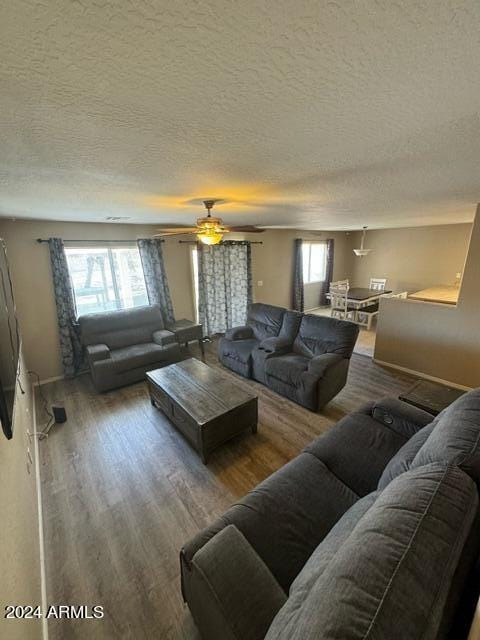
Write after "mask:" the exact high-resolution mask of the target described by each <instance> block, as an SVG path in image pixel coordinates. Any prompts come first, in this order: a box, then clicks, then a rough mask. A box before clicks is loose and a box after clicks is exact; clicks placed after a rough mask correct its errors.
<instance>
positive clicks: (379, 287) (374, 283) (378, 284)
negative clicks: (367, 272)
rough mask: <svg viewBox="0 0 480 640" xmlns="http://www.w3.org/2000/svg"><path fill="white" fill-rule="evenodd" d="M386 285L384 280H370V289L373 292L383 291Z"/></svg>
mask: <svg viewBox="0 0 480 640" xmlns="http://www.w3.org/2000/svg"><path fill="white" fill-rule="evenodd" d="M386 284H387V279H386V278H370V289H373V290H374V291H385V285H386Z"/></svg>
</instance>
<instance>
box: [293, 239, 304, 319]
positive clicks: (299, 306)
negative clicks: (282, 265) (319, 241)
mask: <svg viewBox="0 0 480 640" xmlns="http://www.w3.org/2000/svg"><path fill="white" fill-rule="evenodd" d="M293 260H294V262H293V291H292V309H295V311H303V305H304V291H303V240H301V239H300V238H297V239H296V240H295V253H294V258H293Z"/></svg>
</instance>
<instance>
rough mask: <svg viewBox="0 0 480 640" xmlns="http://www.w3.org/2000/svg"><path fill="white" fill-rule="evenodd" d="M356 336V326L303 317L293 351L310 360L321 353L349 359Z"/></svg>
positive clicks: (333, 319)
mask: <svg viewBox="0 0 480 640" xmlns="http://www.w3.org/2000/svg"><path fill="white" fill-rule="evenodd" d="M357 336H358V325H356V324H353V322H346V321H345V320H336V319H335V318H329V317H326V316H314V315H311V314H307V315H304V316H303V318H302V321H301V323H300V327H299V329H298V333H297V337H296V338H295V341H294V343H293V350H294V351H295V352H296V353H297V354H299V355H302V356H305V357H307V358H312V357H313V356H319V355H322V353H338V354H340V355H341V356H343V357H344V358H350V356H351V355H352V351H353V347H354V346H355V342H356V340H357Z"/></svg>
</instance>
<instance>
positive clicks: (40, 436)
mask: <svg viewBox="0 0 480 640" xmlns="http://www.w3.org/2000/svg"><path fill="white" fill-rule="evenodd" d="M28 373H29V374H30V375H32V376H35V378H36V379H37V388H38V394H39V396H40V399H41V400H42V407H43V411H44V412H45V413H46V415H47V416H48V422H47V426H46V427H45V428H44V429H42V430H41V431H39V432H38V439H39V440H43V439H44V438H48V432H49V431H50V429H51V428H52V427H53V425H54V424H55V416H54V415H53V413H52V412H51V411H50V409H49V405H48V400H47V398H46V397H45V394H44V393H43V389H42V383H41V382H40V376H39V375H38V373H37V372H36V371H28Z"/></svg>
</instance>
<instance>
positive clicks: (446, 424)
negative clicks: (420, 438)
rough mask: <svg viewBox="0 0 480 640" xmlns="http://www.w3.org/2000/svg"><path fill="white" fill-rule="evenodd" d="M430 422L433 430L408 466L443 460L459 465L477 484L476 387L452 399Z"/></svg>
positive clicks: (479, 412) (479, 428) (479, 399)
mask: <svg viewBox="0 0 480 640" xmlns="http://www.w3.org/2000/svg"><path fill="white" fill-rule="evenodd" d="M432 425H433V426H434V428H433V431H432V433H431V435H430V436H429V438H428V439H427V441H426V442H425V444H424V445H423V446H422V447H421V449H420V450H419V452H418V453H417V455H416V456H415V458H414V459H413V461H412V464H411V468H412V469H416V468H418V467H421V466H422V465H425V464H429V463H430V462H437V461H445V462H448V463H451V464H456V465H458V466H460V468H461V469H463V470H464V471H465V472H466V473H468V474H469V475H470V476H471V477H472V478H473V479H474V480H475V482H477V483H478V484H480V388H479V389H474V390H473V391H470V392H469V393H466V394H465V395H464V396H461V397H460V398H458V400H455V402H453V403H452V404H451V405H450V406H449V407H447V408H446V409H444V410H443V411H442V412H441V413H440V414H439V415H438V416H437V417H436V418H435V420H434V421H433V422H432Z"/></svg>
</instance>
